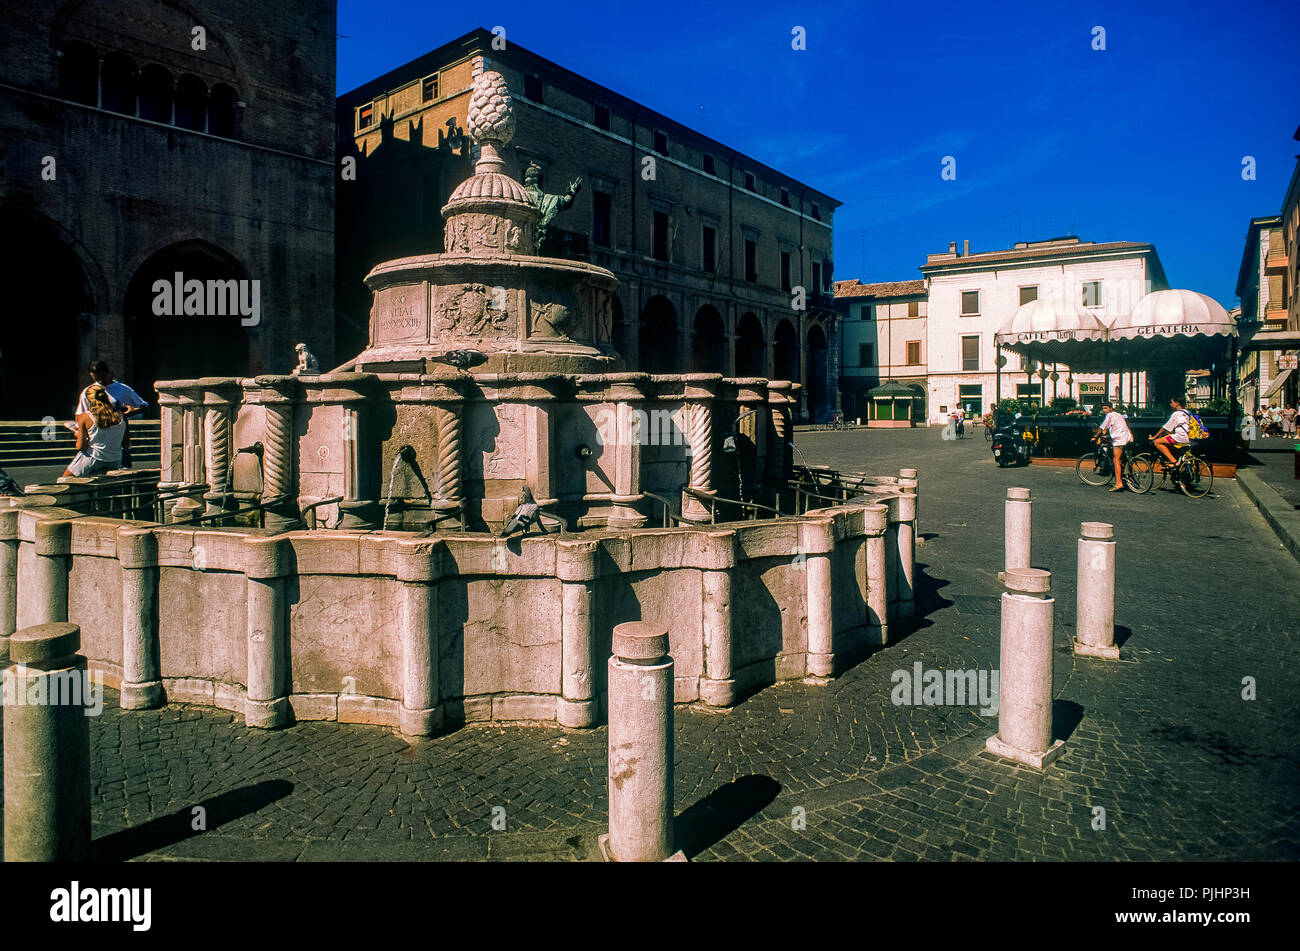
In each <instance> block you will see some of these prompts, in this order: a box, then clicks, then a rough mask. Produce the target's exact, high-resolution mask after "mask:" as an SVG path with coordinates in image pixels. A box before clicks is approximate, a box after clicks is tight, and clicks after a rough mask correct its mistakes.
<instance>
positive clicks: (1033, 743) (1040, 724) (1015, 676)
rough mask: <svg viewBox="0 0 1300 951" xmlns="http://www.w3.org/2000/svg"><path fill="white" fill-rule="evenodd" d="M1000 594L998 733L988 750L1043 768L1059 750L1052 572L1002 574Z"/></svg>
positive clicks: (1025, 570) (1026, 570) (1034, 570)
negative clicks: (1055, 732)
mask: <svg viewBox="0 0 1300 951" xmlns="http://www.w3.org/2000/svg"><path fill="white" fill-rule="evenodd" d="M999 578H1000V580H1001V581H1002V583H1003V584H1005V585H1006V588H1007V590H1006V591H1004V592H1003V593H1002V656H1001V668H1002V669H1001V671H1000V673H999V690H998V732H997V734H996V735H995V736H991V737H989V739H988V744H987V747H988V750H989V752H990V753H996V754H997V755H998V756H1003V757H1006V758H1007V759H1011V760H1015V761H1016V762H1017V763H1024V764H1025V765H1026V766H1032V767H1034V768H1035V769H1042V768H1043V767H1044V766H1046V765H1047V764H1048V763H1050V762H1051V761H1052V760H1053V759H1055V758H1056V757H1057V756H1058V755H1059V754H1060V752H1061V748H1062V746H1064V742H1063V741H1061V740H1057V741H1056V742H1055V743H1053V742H1052V622H1053V611H1054V609H1055V607H1056V601H1055V599H1054V598H1052V596H1051V589H1052V573H1051V572H1050V571H1043V570H1042V569H1041V568H1017V569H1012V570H1009V571H1004V572H1002V573H1001V575H1000V576H999Z"/></svg>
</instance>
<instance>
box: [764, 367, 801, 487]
mask: <svg viewBox="0 0 1300 951" xmlns="http://www.w3.org/2000/svg"><path fill="white" fill-rule="evenodd" d="M791 387H792V384H791V383H790V382H789V381H788V380H773V381H772V382H770V383H768V384H767V403H768V411H769V413H768V430H767V455H766V463H767V471H766V474H765V478H766V480H767V483H768V485H771V486H774V487H776V491H780V490H781V487H783V486H784V485H785V483H786V482H788V481H789V479H790V475H791V468H792V467H791V456H793V454H794V453H793V452H792V450H791V449H790V440H791V439H793V438H794V430H793V429H792V428H791V425H790V406H791V402H792V397H791Z"/></svg>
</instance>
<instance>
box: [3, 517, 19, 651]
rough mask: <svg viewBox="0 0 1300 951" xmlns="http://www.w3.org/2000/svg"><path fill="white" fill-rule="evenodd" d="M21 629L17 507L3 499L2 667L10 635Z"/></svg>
mask: <svg viewBox="0 0 1300 951" xmlns="http://www.w3.org/2000/svg"><path fill="white" fill-rule="evenodd" d="M16 630H18V508H17V507H16V506H14V507H9V504H8V503H6V502H0V666H2V665H4V664H7V663H8V662H9V636H10V635H11V634H13V632H14V631H16Z"/></svg>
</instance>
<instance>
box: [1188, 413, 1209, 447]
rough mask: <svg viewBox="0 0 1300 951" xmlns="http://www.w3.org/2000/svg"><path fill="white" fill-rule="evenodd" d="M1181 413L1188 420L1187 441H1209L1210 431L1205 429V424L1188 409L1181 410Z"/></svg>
mask: <svg viewBox="0 0 1300 951" xmlns="http://www.w3.org/2000/svg"><path fill="white" fill-rule="evenodd" d="M1183 412H1185V413H1186V414H1187V419H1188V422H1187V438H1188V439H1189V440H1193V439H1209V438H1210V431H1209V430H1208V429H1206V428H1205V424H1204V423H1202V422H1201V417H1199V416H1197V415H1196V414H1195V413H1193V412H1192V411H1191V410H1189V409H1185V410H1183Z"/></svg>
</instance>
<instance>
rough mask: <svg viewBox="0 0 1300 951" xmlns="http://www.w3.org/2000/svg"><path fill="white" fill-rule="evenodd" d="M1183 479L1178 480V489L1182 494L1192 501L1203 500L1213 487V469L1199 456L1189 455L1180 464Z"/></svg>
mask: <svg viewBox="0 0 1300 951" xmlns="http://www.w3.org/2000/svg"><path fill="white" fill-rule="evenodd" d="M1182 469H1183V477H1182V478H1181V479H1179V480H1178V487H1179V488H1180V489H1182V490H1183V494H1184V495H1186V496H1188V497H1189V498H1193V499H1203V498H1205V497H1206V496H1207V495H1209V494H1210V487H1211V486H1212V485H1214V469H1213V468H1212V467H1211V466H1210V464H1209V463H1208V462H1206V461H1205V460H1204V459H1202V458H1201V457H1200V456H1193V455H1191V454H1190V453H1189V454H1188V456H1187V458H1186V459H1185V460H1184V461H1183V464H1182Z"/></svg>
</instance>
